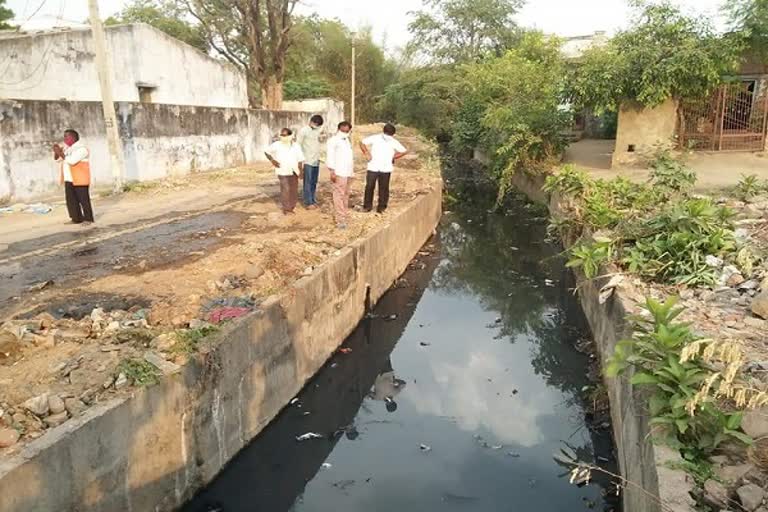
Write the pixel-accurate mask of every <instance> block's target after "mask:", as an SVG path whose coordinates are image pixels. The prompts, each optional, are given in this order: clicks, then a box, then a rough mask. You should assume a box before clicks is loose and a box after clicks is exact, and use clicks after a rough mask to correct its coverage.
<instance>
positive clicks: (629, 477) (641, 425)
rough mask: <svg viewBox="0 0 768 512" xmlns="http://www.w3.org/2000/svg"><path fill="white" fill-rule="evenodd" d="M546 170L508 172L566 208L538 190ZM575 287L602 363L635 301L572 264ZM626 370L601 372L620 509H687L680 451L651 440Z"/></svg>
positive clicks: (523, 186)
mask: <svg viewBox="0 0 768 512" xmlns="http://www.w3.org/2000/svg"><path fill="white" fill-rule="evenodd" d="M545 179H546V175H529V174H526V173H523V172H518V173H516V174H515V176H514V178H513V184H514V186H515V188H517V189H518V190H519V191H521V192H522V193H524V194H525V195H526V196H527V197H528V198H529V199H531V200H533V201H535V202H538V203H540V204H543V205H546V207H547V208H548V209H549V212H550V214H551V215H553V216H561V215H563V214H566V213H567V212H566V211H565V207H564V206H565V204H566V200H565V199H564V198H563V197H561V196H560V195H559V194H558V193H556V192H555V193H549V192H546V191H545V190H544V185H545ZM563 235H564V236H563V244H564V246H565V247H566V249H567V248H569V247H571V246H573V244H574V243H575V242H576V237H575V236H574V235H573V234H572V233H569V232H567V231H566V232H564V233H563ZM573 271H574V274H575V276H576V289H577V290H578V297H579V301H580V303H581V307H582V309H583V311H584V314H585V315H586V318H587V320H588V321H589V325H590V328H591V330H592V333H593V336H594V340H595V344H596V347H597V350H598V352H599V356H600V360H601V362H602V363H603V366H604V365H605V364H606V362H607V361H608V359H609V358H610V357H611V356H612V355H613V354H614V351H615V349H616V345H617V344H618V342H619V341H621V340H625V339H630V338H631V335H632V325H631V322H630V320H629V319H630V317H631V316H632V315H636V314H639V313H640V310H639V308H638V304H637V302H635V301H630V300H628V297H629V296H631V295H634V294H633V292H632V291H630V290H629V289H628V288H629V287H630V286H631V285H630V284H629V283H628V282H622V283H621V284H619V285H617V286H616V288H615V289H614V291H613V293H612V294H611V295H610V296H609V297H608V298H607V299H605V298H601V295H603V294H602V293H601V291H604V287H605V286H606V285H608V284H609V282H610V281H611V278H612V275H611V274H606V273H601V274H603V275H602V277H597V278H593V279H588V278H587V277H586V276H585V274H584V272H583V271H581V270H580V269H578V268H575V269H573ZM631 378H632V373H627V374H625V375H621V376H619V377H616V378H604V382H605V386H606V388H607V391H608V397H609V401H610V405H611V417H612V420H613V421H612V425H613V433H614V440H615V443H616V452H617V458H618V463H619V468H620V471H621V476H622V477H623V479H624V480H625V481H626V484H625V485H624V486H623V506H624V510H626V511H632V512H657V511H662V510H664V511H669V510H672V511H679V512H683V511H686V512H687V511H692V510H693V509H694V501H693V498H692V497H691V492H692V491H693V489H694V482H693V479H692V478H691V477H690V475H688V474H687V473H686V472H685V471H683V470H682V469H679V468H676V467H679V464H680V462H681V461H682V459H681V457H680V454H679V453H678V452H676V451H675V450H673V449H671V448H669V447H666V446H664V445H662V444H654V442H653V440H652V437H653V436H652V432H651V430H652V426H651V416H650V414H649V412H648V406H647V400H648V396H647V394H646V393H644V392H643V390H641V389H639V388H638V387H637V386H633V385H632V384H631V382H630V381H631Z"/></svg>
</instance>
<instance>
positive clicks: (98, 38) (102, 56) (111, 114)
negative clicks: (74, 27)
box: [88, 0, 125, 192]
mask: <svg viewBox="0 0 768 512" xmlns="http://www.w3.org/2000/svg"><path fill="white" fill-rule="evenodd" d="M88 13H89V17H90V21H91V34H92V36H93V47H94V50H95V53H96V71H97V72H98V75H99V86H100V88H101V107H102V109H103V111H104V126H105V127H106V129H107V145H108V147H109V156H110V164H111V168H112V181H113V183H112V185H113V187H114V190H115V192H120V191H121V190H122V187H123V176H124V175H125V174H124V171H123V169H124V167H125V162H124V160H123V146H122V144H121V143H120V133H119V132H118V129H117V115H115V102H114V99H113V97H112V54H111V53H110V52H109V50H108V48H107V40H106V37H105V36H104V26H103V25H102V24H101V17H100V16H99V4H98V2H97V0H88Z"/></svg>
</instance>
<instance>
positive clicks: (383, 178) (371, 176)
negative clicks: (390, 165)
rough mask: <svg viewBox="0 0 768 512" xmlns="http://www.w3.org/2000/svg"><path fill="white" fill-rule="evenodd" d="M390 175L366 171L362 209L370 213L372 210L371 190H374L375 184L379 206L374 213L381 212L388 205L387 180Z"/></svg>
mask: <svg viewBox="0 0 768 512" xmlns="http://www.w3.org/2000/svg"><path fill="white" fill-rule="evenodd" d="M391 176H392V173H389V172H373V171H368V174H366V175H365V199H364V200H363V209H364V210H366V211H370V210H371V209H372V208H373V190H374V189H375V188H376V182H378V183H379V204H378V205H377V206H376V211H378V212H383V211H384V210H386V209H387V205H388V204H389V178H390V177H391Z"/></svg>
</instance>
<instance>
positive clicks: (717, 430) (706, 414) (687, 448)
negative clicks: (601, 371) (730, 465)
mask: <svg viewBox="0 0 768 512" xmlns="http://www.w3.org/2000/svg"><path fill="white" fill-rule="evenodd" d="M645 309H646V311H647V312H648V313H649V315H647V316H637V317H633V318H632V320H633V323H634V332H633V334H632V338H631V339H628V340H623V341H621V342H619V343H618V344H617V345H616V348H615V351H614V354H613V356H612V357H611V358H610V360H609V362H608V365H607V367H606V375H607V376H609V377H616V376H618V375H621V374H622V373H624V372H627V371H629V370H633V371H634V372H633V375H632V377H631V379H630V381H631V383H632V384H633V385H637V386H645V387H647V388H649V389H650V391H651V395H650V397H649V401H648V406H649V412H650V415H651V417H652V419H651V424H652V425H655V426H657V428H656V429H655V434H656V435H655V437H656V438H657V439H661V440H663V441H664V442H666V443H668V444H670V445H671V446H673V447H676V448H679V449H680V450H681V451H682V453H683V455H684V458H685V460H687V461H698V460H701V459H702V457H704V456H706V455H707V454H710V453H712V451H714V450H715V449H716V448H717V447H718V446H720V445H721V444H722V443H723V442H724V441H726V440H729V439H730V440H736V441H739V442H742V443H746V444H751V443H752V439H751V438H750V437H749V436H747V435H745V434H744V433H742V432H741V431H740V430H739V429H740V426H741V417H742V411H741V410H739V409H743V408H745V407H746V406H756V405H757V404H758V403H762V402H764V401H765V400H766V399H768V397H766V396H765V394H764V393H761V392H759V391H756V390H751V389H748V388H746V387H744V386H743V385H742V384H741V383H740V380H739V378H740V372H741V367H742V364H743V362H744V356H743V354H742V352H741V350H740V348H739V347H738V346H737V345H735V344H734V343H729V342H717V341H713V340H707V339H702V338H700V337H698V336H696V335H695V334H694V333H693V332H692V330H691V328H690V326H689V325H688V324H686V323H682V322H679V321H677V318H678V317H679V315H680V314H681V313H682V312H683V309H682V308H680V307H678V306H677V299H676V298H674V297H673V298H669V299H667V300H666V301H665V302H659V301H656V300H654V299H651V298H648V299H647V301H646V305H645ZM716 367H720V368H723V369H721V370H719V371H718V370H716V369H715V368H716ZM715 384H719V386H715ZM742 395H743V396H742ZM729 401H730V403H728V402H729Z"/></svg>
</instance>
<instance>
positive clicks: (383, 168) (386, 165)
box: [363, 133, 406, 172]
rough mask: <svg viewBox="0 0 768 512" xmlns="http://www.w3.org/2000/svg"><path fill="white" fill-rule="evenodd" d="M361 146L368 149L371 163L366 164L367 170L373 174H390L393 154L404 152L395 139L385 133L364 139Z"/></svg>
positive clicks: (392, 167)
mask: <svg viewBox="0 0 768 512" xmlns="http://www.w3.org/2000/svg"><path fill="white" fill-rule="evenodd" d="M363 144H365V145H366V146H368V147H369V148H370V151H371V161H370V162H368V170H369V171H373V172H392V169H394V167H395V166H394V164H393V163H392V159H393V158H395V153H405V151H406V150H405V147H404V146H403V145H402V144H400V143H399V142H398V141H397V139H395V138H394V137H390V136H389V135H387V134H385V133H380V134H378V135H371V136H370V137H366V138H365V139H363Z"/></svg>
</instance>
